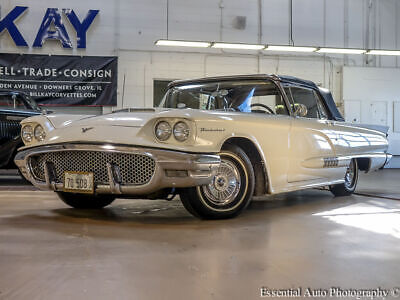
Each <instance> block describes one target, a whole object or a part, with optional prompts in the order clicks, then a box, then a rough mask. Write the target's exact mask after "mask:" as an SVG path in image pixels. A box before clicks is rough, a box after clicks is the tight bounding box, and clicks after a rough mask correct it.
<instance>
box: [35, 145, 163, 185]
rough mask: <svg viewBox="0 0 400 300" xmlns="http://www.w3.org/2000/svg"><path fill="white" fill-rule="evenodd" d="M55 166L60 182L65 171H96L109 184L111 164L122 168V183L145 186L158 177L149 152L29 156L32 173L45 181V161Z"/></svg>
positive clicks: (71, 152) (70, 152)
mask: <svg viewBox="0 0 400 300" xmlns="http://www.w3.org/2000/svg"><path fill="white" fill-rule="evenodd" d="M46 162H49V163H51V164H53V165H54V170H55V173H56V178H55V180H56V182H58V183H62V182H63V181H64V178H63V174H64V171H83V172H93V173H94V181H95V183H96V184H108V183H109V178H108V171H107V164H113V165H116V166H118V167H119V169H120V174H121V177H122V178H121V182H120V183H121V184H122V185H124V184H129V185H144V184H147V183H148V182H149V181H150V180H151V179H152V177H153V176H154V172H155V167H156V163H155V161H154V159H153V158H152V157H150V156H149V155H146V154H138V153H121V152H104V151H87V150H68V151H52V152H46V153H39V154H35V155H32V156H30V157H29V165H30V169H31V170H32V175H33V176H34V178H35V179H36V180H39V181H45V172H44V164H45V163H46Z"/></svg>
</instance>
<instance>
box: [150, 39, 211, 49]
mask: <svg viewBox="0 0 400 300" xmlns="http://www.w3.org/2000/svg"><path fill="white" fill-rule="evenodd" d="M155 44H156V45H157V46H178V47H200V48H207V47H210V45H211V43H210V42H196V41H174V40H158V41H156V43H155Z"/></svg>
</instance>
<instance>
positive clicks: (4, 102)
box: [0, 95, 14, 108]
mask: <svg viewBox="0 0 400 300" xmlns="http://www.w3.org/2000/svg"><path fill="white" fill-rule="evenodd" d="M13 106H14V105H13V100H12V99H11V97H10V96H9V95H0V107H1V108H13Z"/></svg>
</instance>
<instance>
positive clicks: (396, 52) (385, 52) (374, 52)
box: [367, 50, 400, 55]
mask: <svg viewBox="0 0 400 300" xmlns="http://www.w3.org/2000/svg"><path fill="white" fill-rule="evenodd" d="M367 54H372V55H400V51H399V50H368V52H367Z"/></svg>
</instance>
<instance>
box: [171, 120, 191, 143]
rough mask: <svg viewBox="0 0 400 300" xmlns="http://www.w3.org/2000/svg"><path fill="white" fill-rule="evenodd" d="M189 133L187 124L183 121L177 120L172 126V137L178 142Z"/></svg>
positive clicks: (183, 139) (184, 139) (185, 138)
mask: <svg viewBox="0 0 400 300" xmlns="http://www.w3.org/2000/svg"><path fill="white" fill-rule="evenodd" d="M189 134H190V129H189V126H188V125H187V124H186V123H185V122H178V123H176V124H175V126H174V137H175V138H176V140H177V141H179V142H184V141H186V140H187V139H188V137H189Z"/></svg>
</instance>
